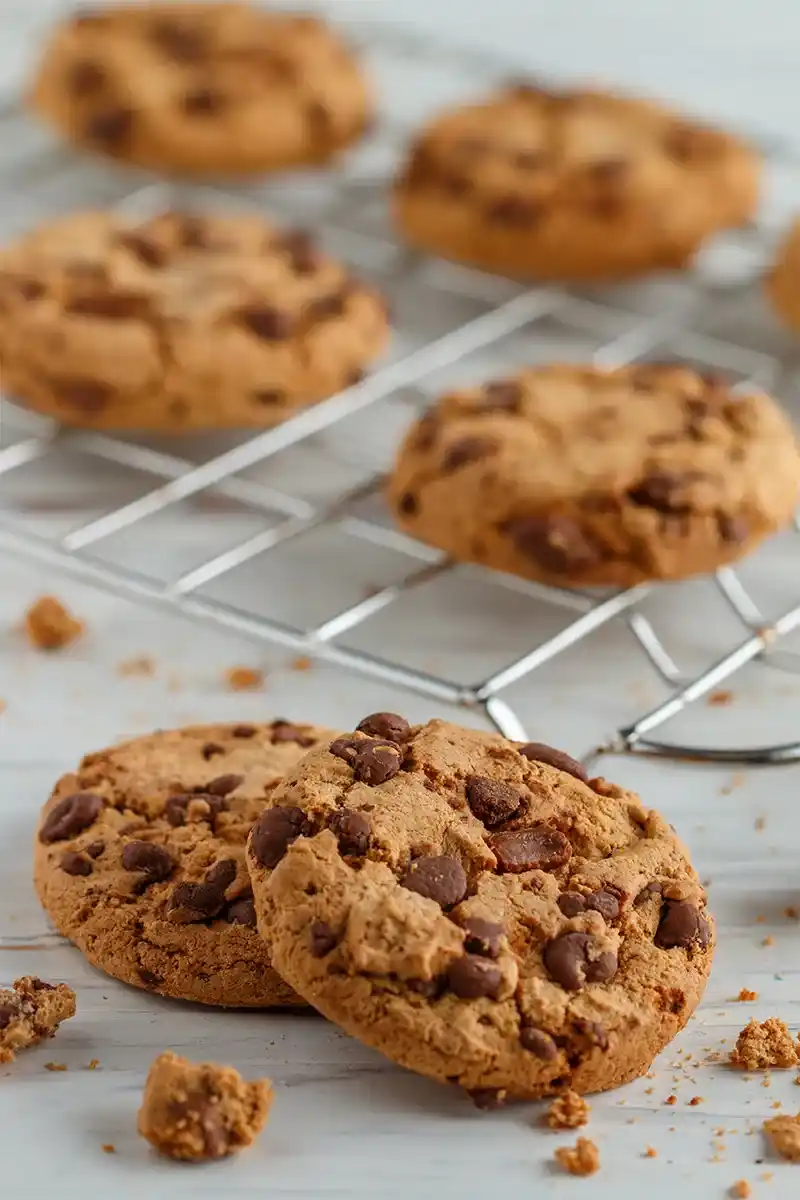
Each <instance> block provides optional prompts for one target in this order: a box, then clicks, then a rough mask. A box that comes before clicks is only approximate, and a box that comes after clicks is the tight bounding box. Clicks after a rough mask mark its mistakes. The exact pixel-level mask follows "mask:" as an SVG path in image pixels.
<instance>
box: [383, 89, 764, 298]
mask: <svg viewBox="0 0 800 1200" xmlns="http://www.w3.org/2000/svg"><path fill="white" fill-rule="evenodd" d="M759 176H760V163H759V160H758V158H757V156H756V154H755V153H754V152H753V151H752V150H751V149H750V148H749V147H747V146H745V145H744V144H743V143H742V142H740V141H739V140H738V139H737V138H735V137H732V136H731V135H729V134H727V133H723V132H720V131H717V130H714V129H708V128H706V127H704V126H701V125H697V124H695V123H694V122H692V121H688V120H686V119H685V118H683V117H681V116H678V115H677V114H676V113H673V112H670V111H669V110H668V109H665V108H662V107H661V106H660V105H658V104H654V103H649V102H647V101H643V100H634V99H627V98H623V97H619V96H613V95H608V94H606V93H604V92H594V91H579V92H553V91H547V90H545V89H544V88H540V87H537V86H535V85H533V84H520V85H514V86H511V87H508V88H506V89H504V90H503V91H501V92H499V93H498V94H496V95H493V96H490V97H489V98H488V99H486V100H485V101H483V102H482V103H478V104H472V105H469V106H467V107H463V108H458V109H454V110H451V111H449V112H446V113H444V114H443V115H440V116H438V117H437V118H436V119H435V120H434V121H433V122H432V123H431V124H430V125H429V126H428V127H427V128H426V129H425V130H424V131H423V132H422V134H421V135H420V136H419V137H418V138H417V140H416V141H415V143H414V145H413V146H412V149H411V152H410V155H409V158H408V161H407V163H406V165H405V167H404V168H403V170H402V173H401V175H400V177H399V179H398V182H397V185H396V188H395V193H394V201H395V215H396V221H397V224H398V226H399V228H400V230H401V232H402V233H403V235H404V236H405V237H406V238H407V240H408V241H409V242H410V243H411V244H412V245H414V246H417V247H419V248H420V249H423V250H428V251H432V252H433V253H434V254H439V255H442V256H443V257H445V258H451V259H455V260H456V261H459V262H467V263H472V264H474V265H475V266H478V267H483V268H486V269H487V270H490V271H494V272H497V273H500V274H505V275H511V276H515V277H518V278H535V279H550V280H571V279H613V278H622V277H625V276H633V275H638V274H641V273H643V272H646V271H652V270H657V269H666V268H678V267H685V266H687V265H688V263H689V262H690V261H691V259H692V257H693V256H694V254H695V252H696V251H697V250H698V248H699V247H700V245H701V244H702V243H703V242H704V241H705V239H706V238H708V237H709V236H711V235H712V234H714V233H716V232H717V231H718V230H721V229H725V228H728V227H729V226H735V225H740V224H742V223H743V222H744V221H746V220H747V219H748V218H749V217H750V216H752V214H753V211H754V209H755V207H756V203H757V199H758V188H759Z"/></svg>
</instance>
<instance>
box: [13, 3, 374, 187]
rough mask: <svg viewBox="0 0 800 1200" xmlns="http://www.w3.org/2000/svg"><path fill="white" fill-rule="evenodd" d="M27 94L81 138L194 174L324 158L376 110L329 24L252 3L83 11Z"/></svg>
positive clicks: (73, 137) (126, 156) (50, 48)
mask: <svg viewBox="0 0 800 1200" xmlns="http://www.w3.org/2000/svg"><path fill="white" fill-rule="evenodd" d="M29 103H30V104H31V106H32V107H33V108H34V109H35V110H36V111H37V112H38V113H39V115H40V116H42V117H44V118H45V120H47V121H48V122H49V123H50V124H52V125H53V126H55V128H56V129H57V130H58V132H59V133H60V134H61V135H62V136H63V137H65V138H66V139H67V140H68V141H70V142H73V143H75V144H76V145H78V146H81V147H83V148H85V149H89V150H92V151H94V152H96V153H100V154H104V155H110V156H111V157H113V158H116V159H119V160H121V161H125V162H129V163H136V164H138V165H139V166H143V167H149V168H152V169H154V170H159V171H169V172H174V173H177V174H188V175H213V174H227V175H249V174H253V173H254V172H261V171H274V170H279V169H282V168H286V167H296V166H303V165H311V164H315V163H326V162H328V161H329V160H330V159H331V158H333V157H334V156H335V155H336V154H337V153H338V152H339V151H340V150H342V149H343V148H344V147H345V146H347V145H349V144H350V143H351V142H353V141H355V140H356V139H358V138H359V137H360V136H361V135H362V134H363V133H364V131H365V129H366V128H367V126H368V124H369V121H370V119H371V114H372V97H371V89H370V87H369V85H368V83H367V81H366V78H365V76H364V72H363V70H362V67H361V65H360V64H359V62H358V61H357V59H356V58H355V56H354V55H353V54H352V53H351V52H350V51H349V50H348V48H347V47H346V46H345V45H344V43H343V42H342V41H341V40H340V38H339V37H338V35H337V34H336V33H335V32H334V31H333V30H332V29H331V28H330V27H329V26H328V25H326V24H325V23H324V22H323V21H321V20H319V19H317V18H315V17H311V16H302V15H299V14H291V13H285V14H284V13H278V12H264V11H263V9H262V8H261V7H260V6H256V5H250V4H245V3H238V4H237V3H227V4H226V3H222V4H214V3H212V4H198V3H188V4H185V3H152V4H151V3H138V4H132V3H129V4H121V5H108V6H102V7H98V8H97V9H94V10H90V11H89V12H80V13H79V14H76V15H74V16H72V17H70V18H68V19H67V20H66V21H65V22H63V23H62V24H61V25H59V26H58V27H57V28H56V30H55V31H54V33H53V35H52V37H51V39H50V41H49V43H48V45H47V47H46V48H45V51H44V54H43V57H42V60H41V62H40V65H39V68H38V72H37V75H36V79H35V81H34V84H33V87H32V89H31V94H30V97H29Z"/></svg>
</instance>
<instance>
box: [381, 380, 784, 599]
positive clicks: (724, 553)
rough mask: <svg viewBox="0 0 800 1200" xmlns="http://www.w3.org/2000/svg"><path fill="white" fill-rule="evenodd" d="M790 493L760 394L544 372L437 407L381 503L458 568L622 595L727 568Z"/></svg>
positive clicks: (780, 511)
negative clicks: (457, 561)
mask: <svg viewBox="0 0 800 1200" xmlns="http://www.w3.org/2000/svg"><path fill="white" fill-rule="evenodd" d="M799 487H800V455H799V454H798V447H797V442H796V439H795V436H794V433H793V430H792V427H791V424H790V422H789V420H788V418H787V416H786V415H785V414H784V413H783V411H782V410H781V409H780V408H779V407H778V405H777V404H776V403H775V402H774V401H773V400H771V399H770V398H769V397H768V396H767V395H766V394H764V393H763V392H757V391H752V392H748V393H746V394H738V393H734V392H733V391H732V390H731V386H730V385H729V384H728V383H727V382H726V381H725V380H724V379H722V378H720V377H717V376H708V375H700V374H698V373H697V372H695V371H693V370H690V369H689V368H688V367H684V366H680V365H670V364H641V365H637V366H629V367H620V368H616V369H611V370H602V369H599V368H593V367H582V366H573V365H551V366H543V367H536V368H531V369H529V370H526V371H523V372H522V373H521V374H519V375H518V376H516V377H515V378H510V379H506V380H498V381H495V382H492V383H489V384H487V385H485V386H483V387H480V388H474V389H470V390H464V391H459V392H454V393H452V394H450V395H447V396H445V397H444V398H443V399H442V400H441V401H440V402H439V403H438V404H437V405H436V406H435V407H434V408H433V409H432V411H430V412H429V413H427V414H426V415H424V416H423V417H422V418H421V419H420V420H419V421H418V422H417V423H416V424H415V425H414V426H413V427H412V428H411V430H410V432H409V433H408V435H407V436H406V439H405V441H404V443H403V445H402V447H401V449H400V451H399V454H398V458H397V461H396V465H395V468H394V472H393V474H392V477H391V480H390V484H389V501H390V504H391V506H392V508H393V509H394V511H395V513H396V515H397V518H398V520H399V521H400V523H401V524H402V525H403V526H404V527H406V528H407V529H408V530H409V531H411V532H413V533H415V534H416V536H418V537H420V538H422V539H423V540H424V541H429V542H431V543H433V544H434V545H438V546H441V547H442V548H443V549H446V550H448V551H450V552H452V553H453V554H454V555H455V556H456V557H457V558H462V559H465V560H471V561H477V562H484V563H486V564H488V565H490V566H496V567H498V568H500V569H504V570H509V571H513V572H515V573H517V574H522V575H529V576H531V577H533V578H545V579H547V578H552V579H555V580H560V581H562V582H563V581H564V580H569V581H576V582H587V583H630V582H635V581H637V580H640V579H647V578H662V577H663V578H677V577H681V576H684V575H689V574H692V573H694V572H695V571H697V570H710V569H712V568H713V567H714V566H716V565H719V563H721V562H724V561H729V560H731V559H734V558H737V557H739V556H740V555H741V554H742V553H744V552H746V551H747V550H749V549H750V548H752V546H753V545H755V544H756V543H757V542H758V541H760V540H761V538H763V537H764V536H765V535H766V534H767V533H769V532H771V531H773V530H775V529H776V528H779V527H780V526H782V525H784V524H785V523H786V522H788V521H789V519H790V518H791V515H792V513H793V510H794V507H795V505H796V504H797V500H798V488H799Z"/></svg>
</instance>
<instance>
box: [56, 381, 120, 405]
mask: <svg viewBox="0 0 800 1200" xmlns="http://www.w3.org/2000/svg"><path fill="white" fill-rule="evenodd" d="M51 383H52V387H53V390H54V391H55V392H56V394H57V395H58V397H59V398H60V399H61V400H63V401H64V403H65V404H68V405H69V406H70V407H71V408H77V409H80V411H81V412H84V413H98V412H102V410H103V409H104V408H105V407H106V405H107V404H108V402H109V400H110V399H111V397H112V396H113V394H114V391H113V388H111V387H110V386H109V384H107V383H101V382H100V381H99V380H97V379H54V380H52V381H51Z"/></svg>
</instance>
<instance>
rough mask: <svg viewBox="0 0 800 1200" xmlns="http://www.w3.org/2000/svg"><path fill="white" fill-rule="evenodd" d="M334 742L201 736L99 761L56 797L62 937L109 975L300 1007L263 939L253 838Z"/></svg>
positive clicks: (50, 863) (40, 865)
mask: <svg viewBox="0 0 800 1200" xmlns="http://www.w3.org/2000/svg"><path fill="white" fill-rule="evenodd" d="M330 737H331V734H330V731H328V730H323V729H319V728H316V727H315V726H312V725H294V724H291V723H290V722H287V721H273V722H271V723H270V724H267V725H249V724H248V725H245V724H241V725H197V726H191V727H188V728H185V729H177V730H169V731H165V732H159V733H154V734H150V735H148V736H146V737H140V738H136V739H134V740H133V741H129V742H123V743H122V744H121V745H119V746H114V747H112V748H111V749H109V750H102V751H100V752H99V753H96V754H89V755H87V756H86V758H84V759H83V761H82V763H81V765H80V767H79V768H78V770H77V771H76V772H75V773H74V774H70V775H65V776H64V777H63V778H62V779H60V780H59V782H58V783H57V784H56V787H55V789H54V791H53V795H52V796H51V798H50V799H49V800H48V802H47V804H46V805H45V806H44V809H43V811H42V816H41V821H40V824H39V829H38V832H37V835H36V852H35V882H36V888H37V891H38V894H39V898H40V899H41V901H42V903H43V905H44V907H45V908H46V909H47V911H48V913H49V914H50V916H51V917H52V919H53V921H54V922H55V924H56V927H57V928H58V929H59V931H60V932H61V933H63V934H64V935H65V936H66V937H68V938H69V939H70V941H72V942H74V944H75V945H76V946H77V947H78V948H79V949H80V950H82V951H83V953H84V954H85V955H86V957H87V958H88V959H89V961H90V962H91V963H92V964H93V965H95V966H97V967H100V968H101V969H102V970H104V971H105V972H106V973H107V974H109V975H113V976H115V977H116V978H117V979H121V980H123V981H124V982H125V983H131V984H133V985H134V986H136V987H141V988H147V989H148V990H150V991H154V992H159V993H161V994H162V995H165V996H173V997H176V998H178V999H182V1000H196V1001H199V1002H201V1003H206V1004H220V1005H228V1006H231V1007H237V1006H242V1007H253V1006H257V1007H261V1006H268V1005H273V1004H297V1003H300V1001H299V1000H298V998H297V997H296V996H294V995H293V994H292V992H291V991H290V989H289V988H288V987H287V986H286V985H285V984H284V983H283V981H282V980H281V979H280V978H279V977H278V976H277V975H276V974H275V972H274V971H273V970H272V969H271V966H270V960H269V952H268V948H267V946H266V945H265V943H264V942H263V941H262V940H261V939H260V938H259V936H258V935H257V933H256V930H255V914H254V909H253V901H252V893H251V889H250V883H249V880H248V877H247V871H246V869H245V865H244V846H245V841H246V838H247V835H248V833H249V831H250V827H251V826H252V824H253V822H254V821H255V819H256V817H257V816H258V815H259V814H260V813H261V812H262V810H263V808H264V805H265V804H267V803H268V801H269V796H270V794H271V793H272V791H273V789H274V788H275V787H276V785H277V784H278V782H279V781H280V780H281V778H282V777H283V775H284V773H285V772H286V770H287V769H288V768H289V767H290V766H292V765H293V764H294V763H295V762H296V761H297V760H298V759H299V758H301V757H302V756H303V755H304V754H305V753H306V752H307V751H308V750H309V749H310V748H311V747H313V746H315V745H316V744H317V742H318V741H319V740H320V739H322V740H323V741H324V743H325V744H326V745H327V743H328V742H329V740H330Z"/></svg>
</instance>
